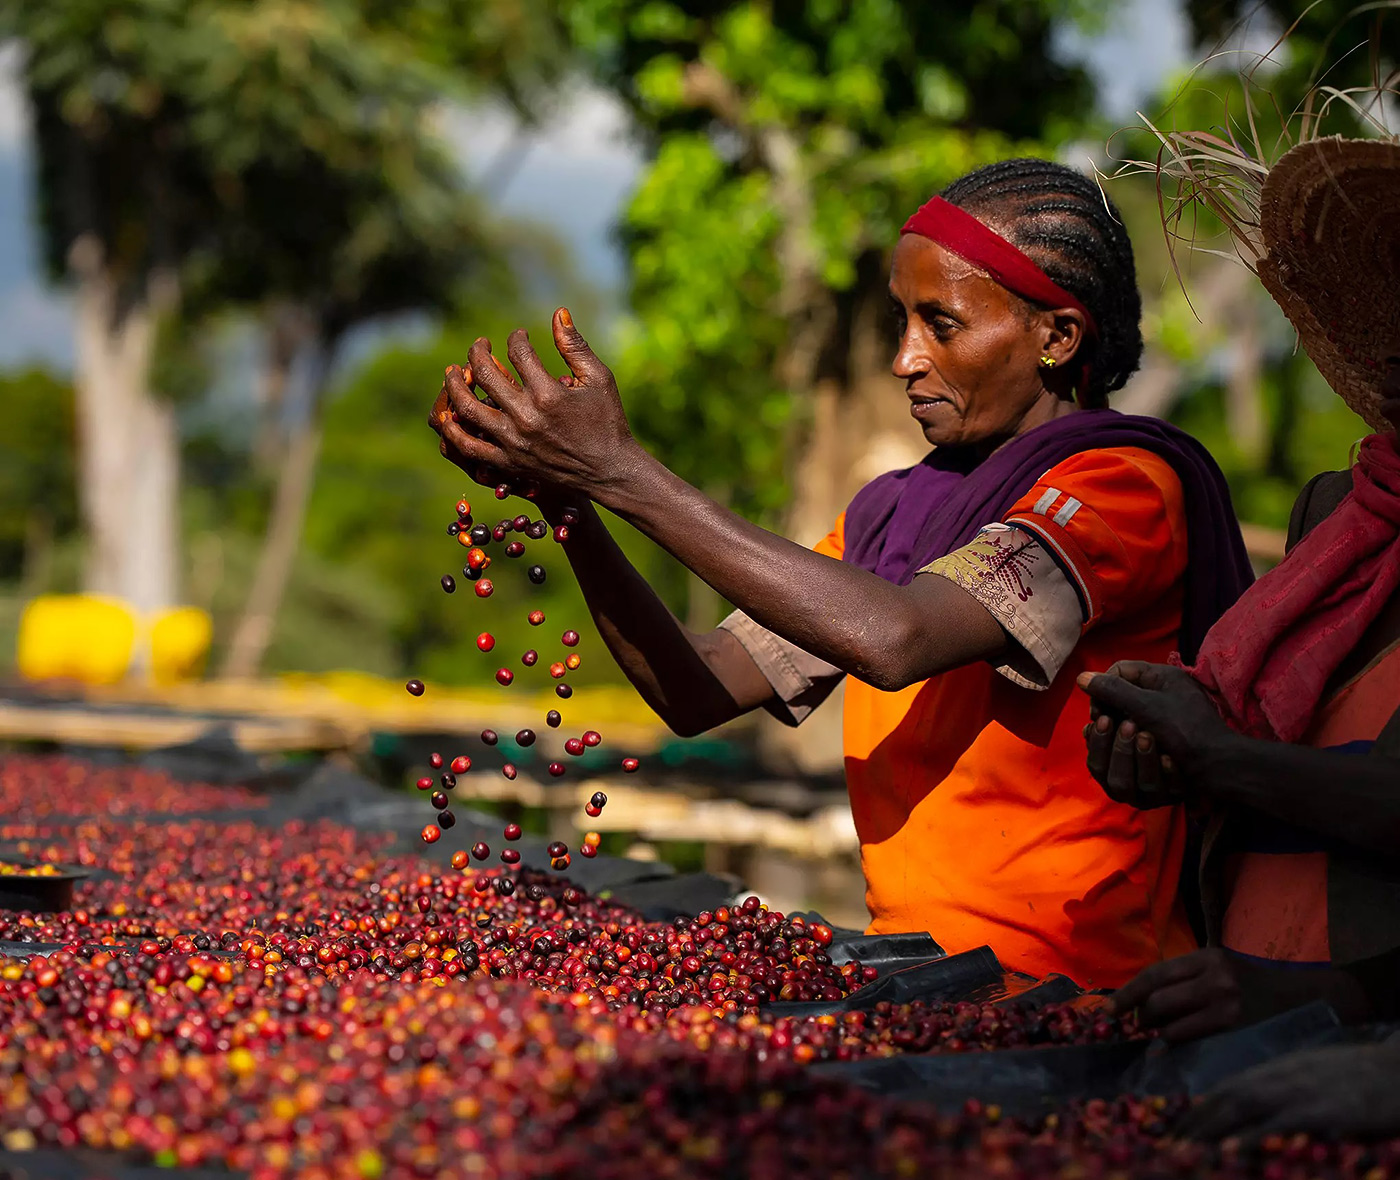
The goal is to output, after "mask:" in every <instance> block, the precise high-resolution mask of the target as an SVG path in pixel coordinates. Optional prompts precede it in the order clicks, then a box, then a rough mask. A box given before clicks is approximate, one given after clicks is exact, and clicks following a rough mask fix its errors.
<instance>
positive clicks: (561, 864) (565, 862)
mask: <svg viewBox="0 0 1400 1180" xmlns="http://www.w3.org/2000/svg"><path fill="white" fill-rule="evenodd" d="M549 867H550V868H551V869H553V870H554V871H555V872H556V873H562V872H563V871H564V870H565V869H567V868H568V867H569V854H568V853H567V852H566V853H564V855H563V856H556V857H555V858H554V859H553V860H552V861H550V862H549Z"/></svg>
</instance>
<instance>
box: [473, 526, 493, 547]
mask: <svg viewBox="0 0 1400 1180" xmlns="http://www.w3.org/2000/svg"><path fill="white" fill-rule="evenodd" d="M469 539H470V540H471V543H472V544H473V545H485V544H486V543H487V542H488V541H489V540H491V526H490V525H486V524H478V525H473V526H472V529H471V532H470V534H469Z"/></svg>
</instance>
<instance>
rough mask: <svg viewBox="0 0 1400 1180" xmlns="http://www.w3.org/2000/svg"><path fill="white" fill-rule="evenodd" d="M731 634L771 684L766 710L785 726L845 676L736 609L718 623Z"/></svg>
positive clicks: (802, 715) (801, 717)
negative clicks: (771, 690)
mask: <svg viewBox="0 0 1400 1180" xmlns="http://www.w3.org/2000/svg"><path fill="white" fill-rule="evenodd" d="M720 626H721V627H723V628H724V629H725V630H726V631H728V632H729V633H730V634H731V635H733V636H734V638H735V639H737V640H738V641H739V642H740V643H741V644H742V645H743V647H744V650H745V651H746V652H748V653H749V658H750V659H752V660H753V662H754V663H755V664H757V665H758V670H759V671H760V672H762V673H763V676H764V679H766V680H767V681H768V683H769V684H771V685H772V686H773V695H774V697H775V698H776V699H775V700H773V701H772V702H771V703H770V704H769V705H768V712H769V713H771V714H772V715H773V716H774V717H776V718H777V719H778V720H779V721H781V722H783V724H785V725H801V724H802V722H804V721H806V720H807V718H808V717H809V716H810V715H811V713H812V710H813V709H815V708H816V707H817V706H818V705H820V704H821V703H822V702H823V701H824V700H826V698H827V697H829V696H830V695H831V690H832V689H834V688H835V687H836V685H837V684H838V683H840V680H841V678H842V677H843V676H844V675H845V673H844V672H842V671H841V669H840V668H838V667H836V665H835V664H828V663H827V662H826V661H825V660H821V659H818V658H817V657H816V656H814V655H811V654H809V653H808V652H805V651H803V650H802V648H800V647H798V646H797V645H796V644H793V643H789V642H788V641H787V640H786V639H783V638H782V637H781V636H779V635H775V634H774V633H773V632H772V631H769V630H768V629H767V628H766V627H762V626H760V625H759V624H758V623H755V622H754V621H753V620H752V619H751V618H749V616H748V615H746V614H744V612H743V611H738V610H736V611H735V612H734V613H733V614H731V615H730V616H729V617H728V618H727V619H725V620H724V622H722V623H721V624H720Z"/></svg>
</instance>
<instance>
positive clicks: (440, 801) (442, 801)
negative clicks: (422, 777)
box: [432, 791, 448, 811]
mask: <svg viewBox="0 0 1400 1180" xmlns="http://www.w3.org/2000/svg"><path fill="white" fill-rule="evenodd" d="M432 801H433V809H434V810H436V811H441V810H442V809H443V808H444V807H446V806H447V804H448V798H447V792H446V791H434V792H433V800H432Z"/></svg>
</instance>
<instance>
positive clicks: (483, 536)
mask: <svg viewBox="0 0 1400 1180" xmlns="http://www.w3.org/2000/svg"><path fill="white" fill-rule="evenodd" d="M511 494H512V489H511V486H510V485H509V484H500V485H499V486H498V487H497V488H496V498H497V499H498V500H503V499H506V498H507V497H509V496H510V495H511ZM524 495H525V497H526V498H527V499H533V493H532V492H531V491H530V490H529V489H526V490H525V492H524ZM577 523H578V513H577V512H576V511H575V510H573V509H565V510H564V511H563V512H562V513H561V515H560V524H559V525H558V526H557V527H556V528H555V529H554V530H553V536H554V540H555V542H556V543H557V544H560V545H562V544H564V543H565V542H566V541H568V539H569V529H570V528H572V527H573V526H574V525H576V524H577ZM447 533H448V536H451V537H456V538H457V541H458V543H459V544H461V545H462V546H464V547H465V548H466V550H467V559H466V564H465V565H464V566H463V567H462V576H463V577H464V578H465V579H466V580H467V581H468V582H469V583H471V584H472V588H473V590H474V592H475V594H476V596H477V597H478V598H490V597H491V595H492V594H494V593H495V590H496V587H495V583H494V582H493V581H492V580H491V579H490V578H488V577H486V576H485V574H486V571H487V570H488V569H490V568H491V556H490V554H488V553H487V552H486V547H487V546H488V545H490V544H491V543H492V542H495V543H497V544H500V543H502V542H504V543H505V555H506V557H508V558H513V559H514V558H520V557H523V556H524V555H525V549H526V546H525V542H524V541H523V540H521V539H520V538H521V537H525V538H528V539H530V540H532V541H539V540H543V539H544V538H545V537H546V536H547V535H549V533H550V528H549V524H548V523H547V522H546V521H543V520H531V519H530V517H529V516H528V515H527V514H521V515H519V516H516V517H513V518H507V519H504V520H501V521H499V522H498V523H497V524H496V525H495V526H494V527H492V526H489V525H485V524H477V523H475V521H474V519H473V517H472V507H471V504H470V503H469V502H468V501H467V500H466V499H465V498H463V499H461V500H458V501H457V515H456V519H455V520H453V521H451V522H450V523H449V524H448V526H447ZM507 538H510V539H509V540H507ZM526 576H527V577H528V578H529V580H530V581H531V582H532V583H534V584H535V585H537V586H539V585H543V584H544V581H545V579H546V577H547V574H546V572H545V568H544V566H542V565H538V564H536V565H531V566H530V567H529V568H528V569H527V570H526ZM442 588H443V590H444V591H445V592H446V593H448V594H453V593H455V592H456V590H457V580H456V579H455V578H454V577H453V576H452V575H451V574H443V576H442ZM527 621H528V622H529V624H530V626H532V627H540V626H543V624H544V622H545V614H544V611H542V610H532V611H530V612H529V614H528V616H527ZM559 642H560V643H561V644H562V645H563V646H564V647H566V648H569V649H573V648H576V647H577V646H578V643H579V633H578V632H577V631H575V630H574V629H573V628H569V629H567V630H565V631H564V632H563V634H562V635H561V636H560V637H559ZM476 646H477V648H478V650H480V651H482V652H490V651H493V650H494V649H495V647H496V637H495V636H494V635H492V634H491V632H490V631H482V632H481V633H480V634H479V635H478V636H477V637H476ZM539 660H540V654H539V652H538V651H537V650H536V649H535V648H529V649H528V650H526V651H525V652H523V653H521V656H520V663H521V664H522V665H523V666H524V667H526V668H533V667H535V666H536V665H537V664H538V663H539ZM582 662H583V657H582V656H580V655H579V653H578V652H577V651H573V650H570V651H569V652H568V653H567V654H566V655H564V656H563V658H562V659H558V660H555V661H553V662H552V663H550V664H549V665H548V671H549V676H550V679H551V680H554V681H557V683H556V684H555V686H554V692H555V695H556V696H558V697H559V699H560V700H568V699H569V698H570V697H572V696H573V693H574V690H573V687H572V686H571V685H570V684H568V683H567V682H566V679H565V678H566V677H567V676H568V674H569V673H570V672H572V671H575V670H576V669H578V668H579V667H580V666H581V664H582ZM495 679H496V683H497V684H499V685H500V686H501V687H502V688H509V687H510V686H511V685H512V684H514V683H515V672H514V671H513V670H512V669H511V668H509V667H507V666H502V667H500V668H498V669H497V670H496V677H495ZM405 687H406V688H407V690H408V692H409V694H410V695H411V696H415V697H419V696H422V695H423V693H424V692H425V691H426V688H425V686H424V684H423V682H422V681H421V680H416V679H415V680H410V681H409V682H408V683H407V685H405ZM544 720H545V724H546V725H547V726H549V728H551V729H558V728H559V727H560V725H562V724H563V720H564V719H563V715H562V714H561V713H560V712H559V710H558V709H550V710H549V711H548V712H547V713H546V714H545V718H544ZM536 736H537V735H536V733H535V731H534V730H533V729H529V728H525V729H521V730H519V731H518V732H517V733H516V735H515V744H516V745H517V746H519V747H521V748H528V747H530V746H533V745H534V744H535V740H536ZM499 740H500V735H499V734H497V733H496V731H495V730H494V729H483V730H482V731H481V742H482V744H483V745H484V746H495V745H496V744H497V742H498V741H499ZM602 741H603V738H602V735H601V734H600V733H598V731H597V730H594V729H589V730H585V731H584V732H583V733H582V734H580V735H578V736H577V737H571V738H568V739H566V740H565V742H564V752H565V753H566V754H568V755H570V756H571V757H574V758H578V757H581V756H582V755H583V754H584V752H585V751H587V750H589V749H593V748H594V747H597V746H599V745H601V744H602ZM430 762H431V766H432V769H433V770H434V771H440V772H441V773H440V775H439V777H438V780H437V781H436V782H434V780H433V778H432V777H431V776H424V777H422V778H420V779H419V780H418V789H419V790H420V791H431V792H432V795H431V801H432V804H433V807H434V809H435V810H436V811H437V818H436V819H435V820H434V821H433V822H431V823H429V824H426V825H425V826H424V828H423V833H422V835H423V842H424V843H425V844H435V843H437V841H438V840H440V839H441V838H442V834H443V832H444V831H446V830H447V829H449V828H451V827H452V826H453V825H454V824H456V822H457V820H456V817H455V816H454V815H453V813H452V811H451V808H450V807H449V803H450V797H449V796H448V794H447V792H449V791H451V790H453V789H454V788H455V787H456V786H457V778H458V776H459V775H463V774H466V773H467V772H468V771H469V770H471V768H472V759H471V757H470V756H469V755H467V754H459V755H457V756H456V757H455V758H453V759H452V761H451V764H450V766H449V767H448V768H447V769H444V767H443V756H442V755H441V754H434V755H433V756H432V758H431V760H430ZM640 765H641V763H640V761H639V760H638V759H636V758H632V757H627V758H623V759H622V770H623V771H624V772H625V773H627V774H633V773H635V772H636V771H637V770H638V768H639V767H640ZM546 769H547V770H548V772H549V775H550V777H551V778H562V777H563V776H564V775H565V774H566V773H567V767H566V766H565V765H564V763H562V762H557V761H553V762H550V763H549V764H548V766H547V767H546ZM519 773H520V772H519V768H518V767H516V765H515V764H514V763H513V762H509V761H508V762H505V763H504V764H503V765H502V766H501V774H502V775H504V776H505V777H506V778H507V779H514V778H516V776H517V775H518V774H519ZM599 800H602V801H604V802H605V801H606V796H604V795H603V794H602V792H601V791H600V792H598V794H596V795H594V797H593V803H592V804H590V806H589V808H588V813H589V814H590V815H592V816H597V815H598V814H600V813H601V811H602V806H603V803H602V802H600V801H599ZM589 837H590V838H585V840H584V843H583V845H582V846H581V847H580V848H579V852H580V853H581V854H582V855H583V856H585V857H593V856H596V855H597V854H598V845H599V842H600V840H601V837H599V836H598V835H597V833H590V834H589ZM506 838H507V839H508V840H509V839H512V837H509V836H507V837H506ZM514 838H515V839H518V838H519V837H518V835H517V836H516V837H514ZM485 847H486V846H485V845H484V844H478V845H477V846H476V847H474V848H473V849H472V855H474V856H475V855H476V854H477V851H478V849H481V848H485ZM509 851H511V850H509V849H507V850H505V851H503V852H502V854H501V856H502V859H503V860H504V862H505V863H506V864H515V863H518V861H519V856H518V854H517V855H516V856H515V858H514V859H508V858H507V853H508V852H509ZM487 855H489V852H487V853H483V854H482V855H481V856H479V857H478V859H485V857H486V856H487ZM550 858H551V861H552V862H553V865H554V867H555V868H556V869H564V868H567V867H568V865H569V861H570V853H569V850H568V849H567V848H563V849H562V850H561V851H560V852H559V853H558V854H557V855H556V854H555V853H553V852H552V851H551V854H550ZM458 867H461V866H458Z"/></svg>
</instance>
